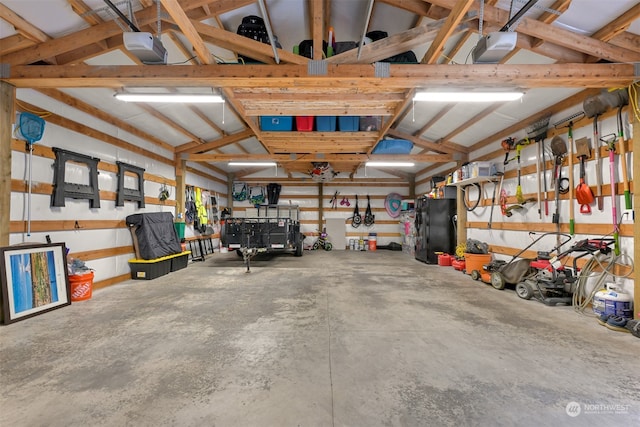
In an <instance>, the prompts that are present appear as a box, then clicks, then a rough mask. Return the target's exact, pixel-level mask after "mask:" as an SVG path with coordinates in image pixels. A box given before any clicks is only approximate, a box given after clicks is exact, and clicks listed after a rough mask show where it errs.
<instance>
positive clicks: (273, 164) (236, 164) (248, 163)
mask: <svg viewBox="0 0 640 427" xmlns="http://www.w3.org/2000/svg"><path fill="white" fill-rule="evenodd" d="M228 165H229V166H277V165H278V164H277V163H276V162H229V163H228Z"/></svg>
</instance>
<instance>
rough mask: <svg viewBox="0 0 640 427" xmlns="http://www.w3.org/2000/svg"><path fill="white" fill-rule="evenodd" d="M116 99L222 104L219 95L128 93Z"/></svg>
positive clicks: (116, 95) (118, 95)
mask: <svg viewBox="0 0 640 427" xmlns="http://www.w3.org/2000/svg"><path fill="white" fill-rule="evenodd" d="M115 97H116V99H119V100H120V101H126V102H180V103H222V102H224V99H223V98H222V97H221V96H220V95H214V94H210V93H209V94H200V93H129V92H120V93H116V94H115Z"/></svg>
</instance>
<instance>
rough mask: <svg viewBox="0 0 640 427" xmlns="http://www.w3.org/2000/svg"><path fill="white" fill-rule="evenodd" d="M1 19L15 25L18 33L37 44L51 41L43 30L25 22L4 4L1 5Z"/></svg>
mask: <svg viewBox="0 0 640 427" xmlns="http://www.w3.org/2000/svg"><path fill="white" fill-rule="evenodd" d="M0 18H2V19H3V20H4V21H6V22H7V23H9V24H11V25H13V27H14V28H15V29H16V31H17V32H18V33H20V34H22V35H23V36H25V37H26V38H28V39H30V40H32V41H34V42H36V43H42V42H46V41H47V40H50V39H51V38H50V37H49V36H48V35H47V34H45V33H44V32H43V31H42V30H40V29H39V28H37V27H36V26H35V25H33V24H31V23H30V22H28V21H26V20H24V19H23V18H22V17H21V16H20V15H18V14H17V13H15V12H14V11H13V10H11V9H9V8H8V7H7V6H5V5H4V4H2V3H0Z"/></svg>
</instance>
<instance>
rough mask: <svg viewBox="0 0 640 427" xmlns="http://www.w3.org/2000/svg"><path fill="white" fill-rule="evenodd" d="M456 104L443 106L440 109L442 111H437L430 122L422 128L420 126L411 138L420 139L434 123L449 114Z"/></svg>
mask: <svg viewBox="0 0 640 427" xmlns="http://www.w3.org/2000/svg"><path fill="white" fill-rule="evenodd" d="M456 105H457V104H455V103H453V104H446V105H445V106H443V107H442V109H440V111H438V112H437V113H436V115H435V116H433V117H432V118H431V120H429V121H428V122H427V123H425V124H424V126H422V127H421V128H420V129H418V130H417V131H416V132H415V133H414V134H413V136H415V137H418V138H420V137H421V136H422V135H424V133H425V132H426V131H427V130H428V129H429V128H430V127H431V126H433V125H435V124H436V123H438V122H439V121H440V119H442V118H443V117H444V116H446V115H447V113H449V111H451V110H452V109H453V108H454V107H455V106H456Z"/></svg>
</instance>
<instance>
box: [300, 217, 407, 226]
mask: <svg viewBox="0 0 640 427" xmlns="http://www.w3.org/2000/svg"><path fill="white" fill-rule="evenodd" d="M344 222H345V224H351V219H350V218H345V221H344ZM317 223H318V221H316V220H311V219H303V220H300V224H317ZM375 223H376V224H378V225H399V224H400V222H399V221H398V220H393V219H381V220H378V219H376V222H375Z"/></svg>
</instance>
